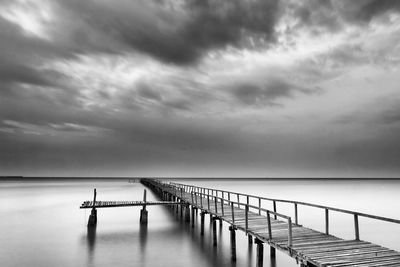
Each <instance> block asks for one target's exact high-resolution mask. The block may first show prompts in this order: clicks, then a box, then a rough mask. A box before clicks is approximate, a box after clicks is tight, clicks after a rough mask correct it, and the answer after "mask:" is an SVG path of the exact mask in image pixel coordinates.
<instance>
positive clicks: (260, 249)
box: [255, 238, 264, 267]
mask: <svg viewBox="0 0 400 267" xmlns="http://www.w3.org/2000/svg"><path fill="white" fill-rule="evenodd" d="M255 243H256V244H257V259H256V261H257V264H256V266H257V267H263V261H264V245H263V243H262V242H261V240H259V239H258V238H256V240H255Z"/></svg>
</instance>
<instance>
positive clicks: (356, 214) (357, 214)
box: [156, 180, 400, 240]
mask: <svg viewBox="0 0 400 267" xmlns="http://www.w3.org/2000/svg"><path fill="white" fill-rule="evenodd" d="M156 182H157V183H159V184H162V185H165V186H169V187H173V188H180V189H181V192H182V190H184V191H185V192H188V191H187V190H188V189H189V190H193V189H194V191H197V192H199V191H200V192H204V193H203V194H205V192H206V190H207V193H208V194H205V195H207V198H209V196H210V190H211V196H212V197H217V198H219V197H218V192H221V195H222V198H221V199H223V200H225V201H229V202H230V203H232V201H231V195H235V194H236V198H237V202H233V203H236V204H237V205H238V207H239V208H240V206H244V207H245V210H246V211H247V209H248V208H254V209H256V210H258V212H259V214H260V213H261V210H262V208H261V200H267V201H272V204H273V212H270V213H268V215H269V214H273V215H274V218H275V219H277V217H278V214H277V213H276V210H277V207H276V203H277V202H280V203H289V204H293V205H294V216H295V221H294V222H295V224H296V225H298V205H303V206H308V207H314V208H320V209H324V210H325V233H326V234H327V235H329V211H335V212H340V213H346V214H351V215H353V217H354V234H355V240H359V239H360V233H359V220H358V217H365V218H370V219H374V220H380V221H385V222H391V223H396V224H400V220H398V219H393V218H388V217H383V216H377V215H372V214H367V213H362V212H357V211H351V210H346V209H339V208H334V207H330V206H324V205H319V204H313V203H308V202H303V201H295V200H286V199H275V198H266V197H260V196H254V195H249V194H243V193H238V192H233V191H226V190H218V189H213V188H207V187H199V186H194V185H185V184H180V183H175V182H161V181H158V180H157V181H156ZM214 192H215V194H214ZM188 193H190V192H188ZM225 193H227V195H228V199H225V198H224V196H225ZM241 197H246V203H241V202H240V198H241ZM250 198H254V199H256V200H258V207H255V206H252V205H249V202H250ZM208 202H209V200H208ZM208 209H209V206H208ZM289 218H290V222H291V217H289ZM290 224H291V223H290Z"/></svg>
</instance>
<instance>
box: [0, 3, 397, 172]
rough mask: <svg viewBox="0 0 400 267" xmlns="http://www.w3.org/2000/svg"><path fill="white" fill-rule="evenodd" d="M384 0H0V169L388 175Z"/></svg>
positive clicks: (388, 36) (391, 160) (392, 123)
mask: <svg viewBox="0 0 400 267" xmlns="http://www.w3.org/2000/svg"><path fill="white" fill-rule="evenodd" d="M399 25H400V4H399V1H395V0H379V1H378V0H356V1H344V0H343V1H328V0H326V1H316V0H304V1H294V0H293V1H275V0H244V1H243V0H229V1H228V0H208V1H201V0H190V1H156V0H154V1H144V0H143V1H141V0H140V1H125V0H123V1H117V2H110V1H103V0H100V1H94V0H85V1H78V0H71V1H61V0H60V1H50V0H43V1H40V2H39V1H30V0H28V1H1V2H0V39H1V40H2V41H1V42H0V61H1V62H2V64H1V65H0V146H1V149H0V175H1V174H4V175H6V174H7V175H9V174H12V175H21V174H22V175H76V176H79V175H115V176H119V175H127V176H134V175H138V176H139V175H149V176H154V175H160V176H173V175H177V176H230V175H233V176H260V177H265V176H314V177H317V176H352V177H354V176H368V177H383V176H390V177H398V176H399V174H400V167H399V165H398V162H397V160H398V158H399V153H398V151H399V145H398V144H399V143H400V140H399V138H398V136H400V135H399V131H400V126H399V121H400V120H399V118H400V116H399V114H400V112H399V109H398V108H397V107H398V106H400V97H399V93H400V92H399V88H398V84H399V83H400V80H399V77H400V75H399V72H400V69H399V68H398V66H399V62H400V46H399V44H400V37H399V36H400V27H399Z"/></svg>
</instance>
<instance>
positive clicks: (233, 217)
mask: <svg viewBox="0 0 400 267" xmlns="http://www.w3.org/2000/svg"><path fill="white" fill-rule="evenodd" d="M234 210H235V209H234V207H233V202H231V212H232V224H234V223H235V211H234Z"/></svg>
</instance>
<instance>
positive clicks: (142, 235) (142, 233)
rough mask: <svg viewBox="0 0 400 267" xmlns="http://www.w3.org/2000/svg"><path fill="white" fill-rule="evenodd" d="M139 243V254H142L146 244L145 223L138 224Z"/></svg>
mask: <svg viewBox="0 0 400 267" xmlns="http://www.w3.org/2000/svg"><path fill="white" fill-rule="evenodd" d="M139 243H140V252H141V255H142V256H144V254H145V251H146V245H147V224H140V228H139Z"/></svg>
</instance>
